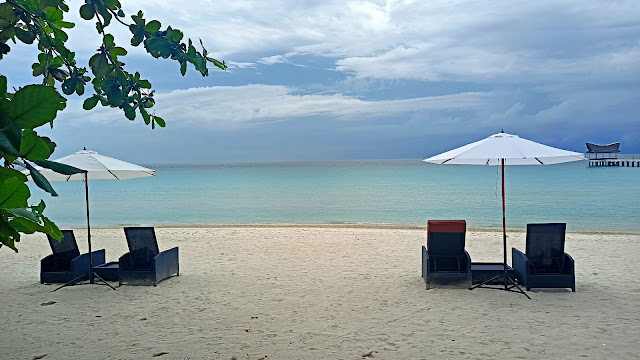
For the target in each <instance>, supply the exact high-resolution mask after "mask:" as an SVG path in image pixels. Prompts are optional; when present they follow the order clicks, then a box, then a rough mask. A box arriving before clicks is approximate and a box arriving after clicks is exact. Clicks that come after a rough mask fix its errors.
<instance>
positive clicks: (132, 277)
mask: <svg viewBox="0 0 640 360" xmlns="http://www.w3.org/2000/svg"><path fill="white" fill-rule="evenodd" d="M124 234H125V236H126V238H127V244H128V245H129V252H128V253H126V254H124V255H122V256H121V257H120V261H119V263H120V268H119V270H118V277H119V281H120V285H122V284H123V283H127V284H130V285H153V286H156V285H157V284H158V282H159V281H161V280H164V279H166V278H168V277H170V276H171V275H173V274H176V275H180V269H179V265H178V248H177V247H174V248H173V249H169V250H165V251H163V252H160V251H159V250H158V242H157V241H156V234H155V231H154V229H153V228H152V227H126V228H124Z"/></svg>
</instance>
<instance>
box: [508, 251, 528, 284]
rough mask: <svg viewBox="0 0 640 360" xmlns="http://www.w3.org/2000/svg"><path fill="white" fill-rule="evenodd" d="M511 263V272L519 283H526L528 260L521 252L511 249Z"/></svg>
mask: <svg viewBox="0 0 640 360" xmlns="http://www.w3.org/2000/svg"><path fill="white" fill-rule="evenodd" d="M511 263H512V264H513V270H514V272H515V274H516V278H518V279H519V280H520V281H521V282H526V278H527V276H528V275H529V258H527V255H525V254H524V253H523V252H522V251H520V250H518V249H516V248H511Z"/></svg>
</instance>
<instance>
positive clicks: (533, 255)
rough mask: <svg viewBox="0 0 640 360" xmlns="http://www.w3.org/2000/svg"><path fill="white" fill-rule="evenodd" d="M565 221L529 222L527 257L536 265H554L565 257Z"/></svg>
mask: <svg viewBox="0 0 640 360" xmlns="http://www.w3.org/2000/svg"><path fill="white" fill-rule="evenodd" d="M566 229H567V224H565V223H551V224H527V249H526V251H527V258H529V261H531V263H532V264H533V266H534V267H541V268H542V267H549V266H553V265H554V264H555V263H556V261H557V259H562V258H563V257H564V236H565V232H566Z"/></svg>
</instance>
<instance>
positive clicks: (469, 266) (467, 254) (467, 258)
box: [464, 250, 471, 272]
mask: <svg viewBox="0 0 640 360" xmlns="http://www.w3.org/2000/svg"><path fill="white" fill-rule="evenodd" d="M464 256H465V258H466V262H467V271H468V272H471V256H469V252H467V250H465V251H464Z"/></svg>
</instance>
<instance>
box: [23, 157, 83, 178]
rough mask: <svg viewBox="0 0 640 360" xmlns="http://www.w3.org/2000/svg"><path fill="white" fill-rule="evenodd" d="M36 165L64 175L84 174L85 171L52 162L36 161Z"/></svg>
mask: <svg viewBox="0 0 640 360" xmlns="http://www.w3.org/2000/svg"><path fill="white" fill-rule="evenodd" d="M34 163H36V164H38V165H39V166H42V167H43V168H47V169H51V170H53V171H55V172H57V173H59V174H63V175H73V174H80V173H82V172H84V170H82V169H78V168H77V167H74V166H70V165H66V164H62V163H59V162H55V161H50V160H35V161H34Z"/></svg>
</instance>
